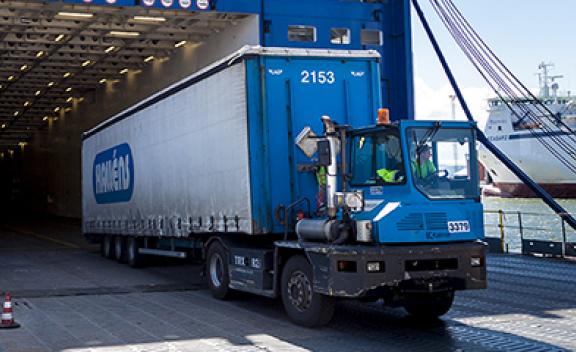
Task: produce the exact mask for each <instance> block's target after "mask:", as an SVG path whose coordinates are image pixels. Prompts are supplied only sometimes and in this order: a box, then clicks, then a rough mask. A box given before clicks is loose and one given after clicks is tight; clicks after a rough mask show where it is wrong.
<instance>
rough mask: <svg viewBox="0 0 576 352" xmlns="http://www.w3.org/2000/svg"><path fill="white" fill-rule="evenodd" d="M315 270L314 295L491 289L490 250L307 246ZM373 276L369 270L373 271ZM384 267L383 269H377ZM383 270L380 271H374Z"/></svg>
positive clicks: (470, 246)
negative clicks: (487, 286) (488, 257)
mask: <svg viewBox="0 0 576 352" xmlns="http://www.w3.org/2000/svg"><path fill="white" fill-rule="evenodd" d="M305 250H306V252H307V253H308V257H309V258H310V260H311V261H312V266H313V268H314V290H315V291H316V292H319V293H322V294H326V295H329V296H339V297H351V298H354V297H363V296H366V295H368V294H371V293H374V292H378V291H382V290H386V289H388V290H393V291H399V292H409V291H412V292H436V291H445V290H470V289H482V288H486V244H485V243H484V242H480V241H477V242H466V243H450V244H432V245H430V244H427V245H375V246H328V245H323V244H311V243H307V244H306V245H305ZM369 263H370V267H371V269H372V271H369V270H368V266H369ZM374 263H379V264H377V265H376V264H374ZM375 267H379V270H378V271H374V269H375Z"/></svg>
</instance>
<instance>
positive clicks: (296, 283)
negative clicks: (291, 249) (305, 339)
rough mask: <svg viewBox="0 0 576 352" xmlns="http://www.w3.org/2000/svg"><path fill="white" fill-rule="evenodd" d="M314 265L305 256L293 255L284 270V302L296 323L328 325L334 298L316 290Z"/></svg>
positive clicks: (312, 325) (291, 318) (332, 312)
mask: <svg viewBox="0 0 576 352" xmlns="http://www.w3.org/2000/svg"><path fill="white" fill-rule="evenodd" d="M312 283H313V276H312V267H311V266H310V264H309V263H308V260H306V258H305V257H303V256H301V255H295V256H293V257H291V258H290V259H289V260H288V262H287V263H286V265H285V266H284V270H283V271H282V283H281V286H282V303H284V310H285V311H286V314H287V315H288V317H289V318H290V320H292V321H293V322H294V323H296V324H299V325H303V326H307V327H317V326H322V325H326V324H328V323H329V322H330V320H331V319H332V316H333V315H334V299H333V298H332V297H328V296H325V295H321V294H319V293H316V292H314V290H313V287H312Z"/></svg>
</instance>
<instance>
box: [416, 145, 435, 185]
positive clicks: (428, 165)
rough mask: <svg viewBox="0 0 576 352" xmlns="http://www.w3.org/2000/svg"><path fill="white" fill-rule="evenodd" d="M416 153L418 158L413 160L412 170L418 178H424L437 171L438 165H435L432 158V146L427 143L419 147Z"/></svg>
mask: <svg viewBox="0 0 576 352" xmlns="http://www.w3.org/2000/svg"><path fill="white" fill-rule="evenodd" d="M416 153H417V155H418V156H417V157H416V160H413V161H412V171H413V172H414V174H415V176H416V177H418V179H420V180H424V179H426V178H427V177H429V176H431V175H433V174H434V173H435V172H436V166H434V163H433V162H432V160H431V159H430V157H431V156H432V151H431V149H430V146H428V145H427V144H425V145H423V146H421V147H418V148H417V150H416Z"/></svg>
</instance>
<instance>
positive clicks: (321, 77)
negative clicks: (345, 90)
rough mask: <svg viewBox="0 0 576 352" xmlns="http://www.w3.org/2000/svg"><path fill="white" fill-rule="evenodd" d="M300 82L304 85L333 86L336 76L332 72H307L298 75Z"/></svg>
mask: <svg viewBox="0 0 576 352" xmlns="http://www.w3.org/2000/svg"><path fill="white" fill-rule="evenodd" d="M300 76H301V79H300V82H302V83H304V84H334V82H336V75H334V72H333V71H308V70H304V71H302V72H301V73H300Z"/></svg>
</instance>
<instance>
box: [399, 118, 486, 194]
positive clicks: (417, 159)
mask: <svg viewBox="0 0 576 352" xmlns="http://www.w3.org/2000/svg"><path fill="white" fill-rule="evenodd" d="M407 137H408V140H409V141H411V142H410V145H409V150H410V169H411V173H412V179H413V180H414V184H415V186H416V188H418V189H419V190H420V191H421V192H422V193H424V194H425V195H426V196H427V197H429V198H443V199H445V198H475V197H478V196H479V186H478V177H477V165H476V151H475V149H473V148H475V145H474V135H473V132H472V130H470V129H443V128H438V127H433V128H411V129H408V136H407Z"/></svg>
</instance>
